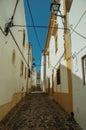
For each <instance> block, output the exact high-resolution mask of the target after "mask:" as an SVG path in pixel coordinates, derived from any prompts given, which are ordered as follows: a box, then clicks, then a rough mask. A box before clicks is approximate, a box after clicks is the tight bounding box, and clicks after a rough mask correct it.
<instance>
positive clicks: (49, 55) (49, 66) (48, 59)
mask: <svg viewBox="0 0 86 130" xmlns="http://www.w3.org/2000/svg"><path fill="white" fill-rule="evenodd" d="M49 67H50V54H49V52H48V68H49Z"/></svg>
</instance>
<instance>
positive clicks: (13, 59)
mask: <svg viewBox="0 0 86 130" xmlns="http://www.w3.org/2000/svg"><path fill="white" fill-rule="evenodd" d="M12 64H15V51H13V53H12Z"/></svg>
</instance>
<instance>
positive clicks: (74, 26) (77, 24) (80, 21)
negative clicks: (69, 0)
mask: <svg viewBox="0 0 86 130" xmlns="http://www.w3.org/2000/svg"><path fill="white" fill-rule="evenodd" d="M85 13H86V10H85V11H84V12H83V14H82V15H81V17H80V19H79V20H78V22H77V24H76V25H75V26H74V30H75V29H76V27H77V26H78V25H79V23H80V22H81V20H82V18H83V17H84V15H85ZM72 33H73V31H72V32H71V34H72Z"/></svg>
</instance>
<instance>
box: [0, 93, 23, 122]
mask: <svg viewBox="0 0 86 130" xmlns="http://www.w3.org/2000/svg"><path fill="white" fill-rule="evenodd" d="M24 95H25V93H15V94H14V95H13V97H12V100H11V101H10V102H8V103H6V104H4V105H1V106H0V120H2V119H3V118H4V117H5V116H6V115H7V113H8V112H9V111H10V110H11V109H12V108H13V107H14V106H15V105H16V104H17V103H18V102H19V101H20V100H21V99H22V97H23V96H24Z"/></svg>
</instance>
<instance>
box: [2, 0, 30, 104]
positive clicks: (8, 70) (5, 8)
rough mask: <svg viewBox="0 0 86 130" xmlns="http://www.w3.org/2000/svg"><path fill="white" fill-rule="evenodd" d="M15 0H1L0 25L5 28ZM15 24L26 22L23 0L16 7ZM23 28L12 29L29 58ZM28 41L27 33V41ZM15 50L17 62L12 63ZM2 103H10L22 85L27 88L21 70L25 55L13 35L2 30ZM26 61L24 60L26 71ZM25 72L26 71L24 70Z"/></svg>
mask: <svg viewBox="0 0 86 130" xmlns="http://www.w3.org/2000/svg"><path fill="white" fill-rule="evenodd" d="M15 3H16V1H15V0H8V1H7V2H6V0H3V1H2V0H1V1H0V26H1V27H2V29H3V30H4V25H5V23H7V22H8V20H9V18H11V16H12V13H13V10H14V7H15ZM14 24H25V15H24V7H23V0H21V1H19V3H18V7H17V9H16V13H15V17H14ZM19 30H23V29H21V28H19V27H18V28H14V27H13V28H12V29H11V31H12V33H13V35H14V37H15V39H16V41H17V43H18V45H19V47H20V49H21V51H22V53H23V55H24V56H25V58H26V60H27V56H28V55H27V53H28V49H27V46H26V45H25V48H23V45H22V42H23V32H22V31H19ZM25 42H26V43H27V34H26V41H25ZM13 50H15V64H12V52H13ZM0 59H1V60H0V105H3V104H5V103H8V102H10V101H11V100H12V96H13V94H14V93H16V92H21V91H22V87H24V91H25V90H26V79H25V78H24V75H23V77H21V76H20V72H21V60H22V61H24V60H23V57H22V56H21V54H20V52H19V50H18V48H17V46H16V44H15V42H14V40H13V38H12V36H11V35H10V33H9V34H8V35H7V36H4V35H3V33H2V32H1V30H0ZM25 66H26V67H27V65H26V63H25V62H24V71H25ZM24 73H25V72H24Z"/></svg>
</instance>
